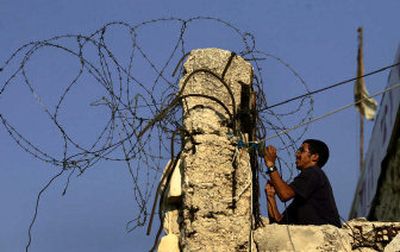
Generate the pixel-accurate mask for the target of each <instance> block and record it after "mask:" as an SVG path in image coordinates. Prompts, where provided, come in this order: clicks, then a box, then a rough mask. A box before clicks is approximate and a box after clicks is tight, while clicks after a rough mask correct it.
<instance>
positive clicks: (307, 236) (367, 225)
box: [254, 219, 400, 252]
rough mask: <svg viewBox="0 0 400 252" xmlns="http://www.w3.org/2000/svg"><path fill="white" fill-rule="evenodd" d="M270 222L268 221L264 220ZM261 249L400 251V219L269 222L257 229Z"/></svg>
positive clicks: (257, 244) (257, 241) (257, 240)
mask: <svg viewBox="0 0 400 252" xmlns="http://www.w3.org/2000/svg"><path fill="white" fill-rule="evenodd" d="M264 222H265V223H268V220H265V221H264ZM254 237H255V243H256V246H257V251H259V252H262V251H361V252H362V251H385V252H395V251H397V252H398V251H400V222H369V221H366V220H363V219H358V220H352V221H349V222H347V223H344V224H343V227H342V228H337V227H334V226H331V225H322V226H312V225H309V226H299V225H298V226H295V225H278V224H271V225H265V226H264V227H263V228H259V229H257V230H256V231H255V236H254Z"/></svg>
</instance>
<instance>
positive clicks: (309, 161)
mask: <svg viewBox="0 0 400 252" xmlns="http://www.w3.org/2000/svg"><path fill="white" fill-rule="evenodd" d="M317 161H318V154H311V153H310V149H309V145H308V143H303V144H302V145H301V146H300V148H299V149H298V150H297V151H296V167H297V169H299V170H303V169H306V168H309V167H312V166H315V165H316V164H317Z"/></svg>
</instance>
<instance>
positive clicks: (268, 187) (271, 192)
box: [264, 181, 276, 197]
mask: <svg viewBox="0 0 400 252" xmlns="http://www.w3.org/2000/svg"><path fill="white" fill-rule="evenodd" d="M264 190H265V194H266V195H267V197H275V194H276V191H275V187H274V186H273V185H272V184H271V182H270V181H268V182H267V183H266V184H265V189H264Z"/></svg>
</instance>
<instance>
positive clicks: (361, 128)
mask: <svg viewBox="0 0 400 252" xmlns="http://www.w3.org/2000/svg"><path fill="white" fill-rule="evenodd" d="M363 169H364V116H363V115H362V114H361V113H360V173H361V172H362V171H363Z"/></svg>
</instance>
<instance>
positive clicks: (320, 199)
mask: <svg viewBox="0 0 400 252" xmlns="http://www.w3.org/2000/svg"><path fill="white" fill-rule="evenodd" d="M328 158H329V149H328V146H327V145H326V144H325V143H324V142H322V141H320V140H316V139H307V140H305V141H304V142H303V144H302V145H301V147H300V148H299V149H298V150H297V151H296V167H297V169H299V170H300V174H299V175H298V176H297V177H295V178H294V180H293V182H291V183H290V184H287V183H286V182H285V181H283V180H282V178H281V176H280V175H279V172H278V171H277V169H276V168H275V160H276V149H275V148H274V147H273V146H268V147H266V149H265V151H264V161H265V165H266V166H267V174H269V176H270V181H268V182H267V184H266V186H265V193H266V196H267V202H268V215H269V217H270V219H271V222H277V223H281V224H299V225H323V224H331V225H334V226H337V227H340V226H341V224H340V220H339V214H338V210H337V207H336V203H335V199H334V197H333V193H332V188H331V185H330V183H329V180H328V178H327V176H326V175H325V173H324V172H323V171H322V167H323V166H324V165H325V163H326V162H327V161H328ZM275 194H277V195H278V197H279V199H280V200H281V201H283V202H286V201H288V200H291V199H293V202H292V203H291V204H290V205H289V206H288V207H287V208H286V210H285V211H284V212H283V214H281V213H280V212H279V210H278V208H277V205H276V200H275Z"/></svg>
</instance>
